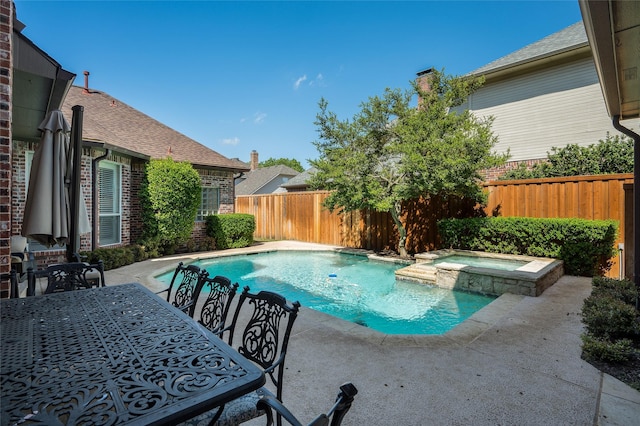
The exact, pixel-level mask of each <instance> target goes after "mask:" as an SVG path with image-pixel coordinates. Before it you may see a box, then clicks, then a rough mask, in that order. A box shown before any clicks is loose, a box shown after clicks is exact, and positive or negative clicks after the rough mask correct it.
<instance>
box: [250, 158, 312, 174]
mask: <svg viewBox="0 0 640 426" xmlns="http://www.w3.org/2000/svg"><path fill="white" fill-rule="evenodd" d="M281 164H282V165H284V166H289V167H291V168H292V169H293V170H296V171H298V172H304V167H302V164H300V162H299V161H298V160H296V159H295V158H267V159H266V160H265V161H261V162H260V164H258V166H260V167H271V166H278V165H281Z"/></svg>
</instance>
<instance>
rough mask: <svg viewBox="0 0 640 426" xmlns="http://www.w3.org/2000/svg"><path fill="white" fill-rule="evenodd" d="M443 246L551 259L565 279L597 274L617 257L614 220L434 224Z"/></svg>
mask: <svg viewBox="0 0 640 426" xmlns="http://www.w3.org/2000/svg"><path fill="white" fill-rule="evenodd" d="M438 230H439V233H440V238H441V241H442V245H443V247H447V248H458V249H463V250H478V251H486V252H493V253H507V254H522V255H529V256H540V257H551V258H555V259H561V260H563V261H564V268H565V272H566V273H567V274H569V275H581V276H594V275H602V274H603V273H604V272H605V271H606V270H608V269H609V268H610V267H611V258H612V257H613V256H614V255H615V254H616V251H615V249H614V243H615V241H616V235H617V231H618V225H617V223H616V222H614V221H604V220H586V219H557V218H556V219H546V218H542V219H541V218H525V217H483V218H468V219H443V220H441V221H439V222H438Z"/></svg>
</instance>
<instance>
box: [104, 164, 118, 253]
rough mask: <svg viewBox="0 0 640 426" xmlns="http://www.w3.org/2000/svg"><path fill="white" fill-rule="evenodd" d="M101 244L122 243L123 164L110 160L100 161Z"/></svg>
mask: <svg viewBox="0 0 640 426" xmlns="http://www.w3.org/2000/svg"><path fill="white" fill-rule="evenodd" d="M99 173H100V175H99V182H100V184H99V190H100V245H101V246H106V245H110V244H118V243H120V232H121V231H120V229H121V223H122V214H121V208H120V207H121V201H120V197H121V194H122V187H121V166H120V165H119V164H116V163H110V162H108V161H102V162H100V167H99Z"/></svg>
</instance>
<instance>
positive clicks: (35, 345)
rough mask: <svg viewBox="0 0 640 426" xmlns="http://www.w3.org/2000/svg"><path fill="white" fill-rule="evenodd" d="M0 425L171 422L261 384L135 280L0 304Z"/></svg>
mask: <svg viewBox="0 0 640 426" xmlns="http://www.w3.org/2000/svg"><path fill="white" fill-rule="evenodd" d="M0 319H1V321H0V339H1V341H0V344H1V345H2V347H1V348H0V362H1V364H0V376H1V382H0V394H1V400H0V418H1V420H0V424H1V425H13V424H16V423H19V424H21V425H31V424H43V425H64V424H67V425H72V424H83V425H84V424H87V425H89V424H95V425H98V424H99V425H112V424H128V425H147V424H158V425H160V424H175V423H177V422H179V421H181V420H185V419H188V418H191V417H193V416H194V415H196V414H200V413H203V412H205V411H207V410H209V409H211V408H214V407H216V406H219V405H220V404H223V403H225V402H228V401H230V400H232V399H235V398H237V397H238V396H240V395H243V394H245V393H248V392H250V391H251V390H254V389H257V388H259V387H260V386H261V385H263V384H264V381H265V379H264V375H263V373H262V372H261V371H260V369H259V368H257V367H256V366H254V365H253V364H252V363H250V362H249V361H247V360H245V359H244V358H243V357H242V356H241V355H239V354H238V353H237V352H236V351H235V350H233V349H231V348H230V347H229V346H228V345H226V344H225V343H224V342H222V341H221V340H220V339H218V338H217V337H215V336H213V335H212V334H211V333H209V332H208V331H207V330H206V329H204V327H201V326H200V325H198V324H197V323H196V322H195V321H193V320H192V319H191V318H189V317H188V316H187V315H185V314H183V313H182V312H180V310H178V309H175V308H173V307H171V306H170V305H169V304H168V303H166V302H165V301H163V300H161V299H160V298H159V297H158V296H156V295H155V294H153V293H152V292H150V291H149V290H147V289H146V288H144V287H143V286H141V285H140V284H124V285H119V286H111V287H102V288H96V289H90V290H78V291H71V292H65V293H57V294H50V295H45V296H37V297H28V298H22V299H8V300H2V301H1V302H0Z"/></svg>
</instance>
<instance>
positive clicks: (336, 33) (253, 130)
mask: <svg viewBox="0 0 640 426" xmlns="http://www.w3.org/2000/svg"><path fill="white" fill-rule="evenodd" d="M15 3H16V10H17V16H18V19H19V20H20V21H22V22H23V23H24V24H25V25H26V28H25V29H24V30H23V33H24V34H25V35H26V36H27V37H29V38H30V39H31V40H32V41H33V42H34V43H35V44H36V45H38V46H39V47H40V48H42V49H43V50H44V51H45V52H47V53H48V54H49V55H50V56H51V57H53V58H54V59H55V60H57V61H58V62H59V63H60V64H61V65H62V67H63V68H65V69H66V70H68V71H71V72H73V73H75V74H77V77H76V80H75V84H76V85H79V86H81V85H83V84H84V76H83V74H82V73H83V71H85V70H87V71H89V72H90V73H91V74H90V77H89V78H90V79H89V85H90V86H91V88H92V89H95V90H100V91H104V92H106V93H108V94H109V95H111V96H113V97H115V98H117V99H119V100H120V101H122V102H124V103H126V104H128V105H130V106H132V107H134V108H136V109H138V110H140V111H142V112H144V113H145V114H147V115H149V116H151V117H153V118H155V119H157V120H159V121H161V122H163V123H164V124H166V125H168V126H170V127H172V128H174V129H176V130H177V131H179V132H181V133H183V134H185V135H187V136H189V137H191V138H193V139H195V140H197V141H198V142H200V143H202V144H204V145H206V146H208V147H209V148H211V149H213V150H215V151H217V152H219V153H220V154H222V155H224V156H226V157H229V158H235V157H237V158H239V159H241V160H242V161H249V154H250V152H251V150H254V149H255V150H256V151H258V153H259V157H260V160H261V161H262V160H266V159H267V158H269V157H273V158H280V157H286V158H295V159H297V160H298V161H300V162H301V163H302V165H303V166H304V167H307V166H308V164H307V162H306V160H307V159H314V158H317V156H318V152H317V151H316V149H315V147H314V146H313V144H312V142H313V141H314V140H316V139H317V132H316V126H315V125H314V124H313V123H314V120H315V116H316V114H317V112H318V101H319V100H320V98H322V97H324V98H325V99H326V100H327V101H328V102H329V110H330V111H333V112H335V113H336V114H337V115H338V117H339V118H341V119H346V118H351V117H352V116H353V115H354V114H355V113H356V112H357V111H358V110H359V105H360V104H361V103H362V102H363V101H366V100H367V99H368V98H369V97H370V96H375V95H381V94H382V93H383V91H384V89H385V88H386V87H390V88H403V89H405V88H409V85H410V83H409V82H410V81H412V80H413V79H414V78H415V76H416V73H417V72H419V71H421V70H424V69H427V68H432V67H433V68H437V69H443V68H444V70H445V72H446V73H447V74H452V75H463V74H466V73H468V72H470V71H473V70H474V69H476V68H479V67H481V66H483V65H485V64H487V63H489V62H491V61H493V60H495V59H498V58H500V57H502V56H504V55H506V54H509V53H511V52H513V51H515V50H517V49H520V48H522V47H524V46H526V45H528V44H530V43H533V42H535V41H538V40H540V39H542V38H544V37H546V36H547V35H550V34H552V33H554V32H557V31H559V30H561V29H563V28H565V27H567V26H569V25H571V24H574V23H575V22H578V21H580V20H581V15H580V8H579V6H578V1H577V0H561V1H542V0H539V1H515V0H514V1H410V2H382V1H377V2H365V1H356V2H343V1H324V2H320V1H305V2H293V1H281V2H265V1H259V2H247V1H234V2H231V1H108V2H107V1H32V0H16V1H15Z"/></svg>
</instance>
